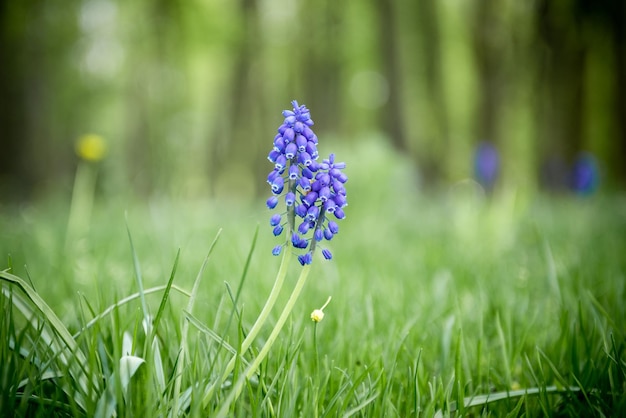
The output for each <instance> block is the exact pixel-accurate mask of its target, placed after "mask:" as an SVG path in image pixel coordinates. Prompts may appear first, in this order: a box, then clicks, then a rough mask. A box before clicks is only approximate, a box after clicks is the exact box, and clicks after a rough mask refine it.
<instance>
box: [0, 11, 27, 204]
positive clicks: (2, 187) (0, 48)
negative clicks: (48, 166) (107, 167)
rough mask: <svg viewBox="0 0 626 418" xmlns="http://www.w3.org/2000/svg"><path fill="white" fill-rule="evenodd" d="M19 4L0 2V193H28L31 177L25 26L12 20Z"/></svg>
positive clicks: (13, 194) (9, 194) (11, 194)
mask: <svg viewBox="0 0 626 418" xmlns="http://www.w3.org/2000/svg"><path fill="white" fill-rule="evenodd" d="M20 8H21V4H20V3H16V2H11V1H2V2H0V62H1V63H2V64H1V65H0V129H1V131H0V152H1V153H2V156H3V158H2V164H0V193H2V194H3V195H5V196H7V195H8V196H15V194H16V193H19V194H21V195H23V196H20V197H25V196H24V195H27V194H28V190H30V189H31V188H32V186H33V181H34V179H33V178H32V176H31V173H30V171H29V170H28V169H27V164H26V161H27V155H26V149H27V141H28V137H27V136H26V95H24V90H25V86H26V80H25V74H24V68H23V67H24V65H23V62H24V61H25V59H24V54H25V51H24V47H23V42H24V37H25V33H24V32H25V31H26V28H25V27H23V26H20V25H16V24H15V23H14V22H13V13H17V12H19V10H17V11H16V9H20Z"/></svg>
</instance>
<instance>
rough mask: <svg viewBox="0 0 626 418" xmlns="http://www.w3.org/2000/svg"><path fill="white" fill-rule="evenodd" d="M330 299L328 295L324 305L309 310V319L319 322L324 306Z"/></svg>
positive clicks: (322, 316)
mask: <svg viewBox="0 0 626 418" xmlns="http://www.w3.org/2000/svg"><path fill="white" fill-rule="evenodd" d="M331 299H332V298H331V297H330V296H329V297H328V300H326V303H325V304H324V306H322V307H321V308H319V309H316V310H314V311H313V312H311V320H312V321H313V322H320V321H321V320H322V319H324V308H325V307H326V306H327V305H328V304H329V303H330V300H331Z"/></svg>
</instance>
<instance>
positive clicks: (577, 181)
mask: <svg viewBox="0 0 626 418" xmlns="http://www.w3.org/2000/svg"><path fill="white" fill-rule="evenodd" d="M598 173H599V169H598V163H597V162H596V159H595V158H594V156H593V155H592V154H589V153H581V154H580V155H579V156H578V157H577V158H576V161H575V162H574V167H573V169H572V176H571V186H572V189H574V192H576V193H578V194H581V195H590V194H593V192H595V191H596V189H597V188H598V183H599V177H600V176H599V174H598Z"/></svg>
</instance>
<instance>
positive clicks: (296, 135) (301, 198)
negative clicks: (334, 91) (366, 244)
mask: <svg viewBox="0 0 626 418" xmlns="http://www.w3.org/2000/svg"><path fill="white" fill-rule="evenodd" d="M291 104H292V106H293V107H292V109H291V110H285V111H283V117H284V120H283V123H282V124H281V125H280V126H279V128H278V133H277V134H276V136H275V137H274V140H273V147H272V150H271V151H270V153H269V155H268V160H269V161H270V162H271V163H272V164H274V169H273V170H272V171H271V172H270V173H269V174H268V176H267V182H268V184H269V185H270V187H271V190H272V193H273V196H272V197H270V198H269V199H268V200H267V202H266V204H267V207H268V208H270V209H274V208H276V206H277V205H278V196H279V195H281V194H282V193H283V191H286V194H285V206H286V207H287V215H286V218H287V222H285V223H282V219H283V218H282V215H280V214H274V215H272V217H271V218H270V225H271V226H272V227H274V228H273V233H274V235H276V236H278V235H281V234H282V232H283V229H284V227H285V225H287V226H288V234H289V235H290V236H291V237H290V239H289V241H291V244H292V246H293V247H294V248H298V249H303V250H306V252H305V253H304V254H301V255H299V256H298V261H299V262H300V263H301V264H302V265H306V264H311V262H312V260H313V252H314V250H315V247H316V245H317V244H318V243H320V242H322V241H323V240H327V241H329V240H331V239H332V238H333V236H334V235H336V234H337V233H338V232H339V226H338V225H337V223H336V222H335V221H331V220H329V219H328V215H330V214H333V216H334V218H336V219H343V218H345V213H344V211H343V208H344V207H345V206H347V199H346V189H345V187H344V184H345V183H346V182H347V181H348V177H347V176H346V175H345V173H344V172H343V171H342V170H343V169H344V168H345V167H346V164H345V163H343V162H336V161H335V155H334V154H330V156H329V157H328V158H326V159H323V160H322V162H321V163H320V162H318V161H317V160H318V158H319V153H318V151H317V144H318V139H317V135H315V133H314V132H313V130H312V129H311V126H313V120H312V119H311V113H310V112H309V110H308V109H307V107H306V106H304V105H299V104H298V102H297V101H295V100H294V101H293V102H291ZM297 218H299V219H300V220H299V221H298V220H297ZM296 222H297V223H296ZM281 223H282V224H281ZM296 225H297V228H296ZM309 234H312V237H311V236H310V235H309ZM307 235H308V236H309V237H308V238H307ZM284 245H285V244H283V245H279V246H276V247H274V249H273V250H272V254H274V255H279V254H280V252H281V250H282V247H283V246H284ZM322 255H323V256H324V258H325V259H327V260H330V259H331V258H332V253H331V252H330V251H329V250H328V249H322Z"/></svg>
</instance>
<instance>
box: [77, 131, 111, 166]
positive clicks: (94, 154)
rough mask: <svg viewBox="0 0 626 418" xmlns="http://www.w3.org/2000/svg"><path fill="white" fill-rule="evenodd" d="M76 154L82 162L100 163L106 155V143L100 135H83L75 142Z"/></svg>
mask: <svg viewBox="0 0 626 418" xmlns="http://www.w3.org/2000/svg"><path fill="white" fill-rule="evenodd" d="M76 154H78V156H79V157H80V158H82V159H83V160H87V161H92V162H96V161H100V160H101V159H102V158H104V155H105V154H106V142H105V140H104V138H102V137H101V136H100V135H96V134H87V135H83V136H81V137H80V138H79V139H78V141H76Z"/></svg>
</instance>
